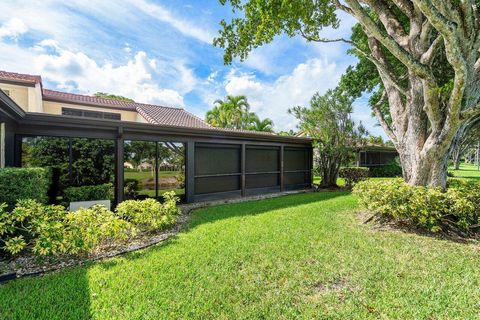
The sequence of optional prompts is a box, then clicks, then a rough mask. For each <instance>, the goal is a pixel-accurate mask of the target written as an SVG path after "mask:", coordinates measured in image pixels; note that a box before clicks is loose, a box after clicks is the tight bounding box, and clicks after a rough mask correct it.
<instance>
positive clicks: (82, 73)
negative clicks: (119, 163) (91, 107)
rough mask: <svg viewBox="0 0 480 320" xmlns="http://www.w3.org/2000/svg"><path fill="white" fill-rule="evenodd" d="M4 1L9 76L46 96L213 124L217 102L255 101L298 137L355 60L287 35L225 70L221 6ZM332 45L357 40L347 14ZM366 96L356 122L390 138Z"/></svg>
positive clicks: (148, 0)
mask: <svg viewBox="0 0 480 320" xmlns="http://www.w3.org/2000/svg"><path fill="white" fill-rule="evenodd" d="M26 3H27V2H26V1H17V0H2V1H1V2H0V70H6V71H11V72H20V73H29V74H39V75H41V76H42V79H43V84H44V87H45V88H49V89H53V90H59V91H66V92H72V93H80V94H93V93H95V92H108V93H113V94H118V95H123V96H126V97H130V98H132V99H134V100H135V101H136V102H143V103H151V104H159V105H164V106H175V107H183V108H185V109H186V110H188V111H190V112H192V113H194V114H196V115H198V116H200V117H202V118H203V117H204V115H205V112H206V111H207V110H209V109H210V108H211V107H212V106H213V103H214V101H215V100H217V99H222V98H223V97H225V96H226V95H227V94H230V95H240V94H243V95H246V96H247V98H248V100H249V102H250V105H251V109H252V111H254V112H256V113H257V114H258V115H259V116H260V117H262V118H264V117H268V118H270V119H272V120H273V122H274V124H275V127H274V128H275V130H277V131H280V130H290V129H293V130H295V129H296V125H297V122H296V120H295V118H294V117H293V116H291V115H289V114H288V112H287V111H288V109H289V108H292V107H294V106H299V105H300V106H308V104H309V101H310V98H311V97H312V96H313V94H314V93H315V92H319V93H320V94H322V93H324V92H326V91H327V90H328V89H331V88H334V87H335V86H336V85H337V83H338V80H339V79H340V76H341V75H342V73H343V72H344V71H345V70H346V68H347V67H348V66H349V65H354V64H355V61H356V60H355V58H354V57H353V56H350V55H347V53H346V51H347V49H348V46H347V45H346V44H342V43H328V44H321V43H308V42H306V41H305V40H303V39H302V38H300V37H295V38H289V37H287V36H285V35H282V36H278V37H277V38H275V40H274V41H273V42H272V43H270V44H268V45H265V46H263V47H260V48H258V49H255V50H254V51H253V52H252V53H251V54H250V56H249V57H248V59H247V60H246V61H243V62H241V61H239V60H236V61H234V62H233V63H232V64H231V65H224V63H223V51H222V49H220V48H216V47H214V46H213V45H212V41H213V38H214V37H215V36H217V34H218V30H219V22H220V21H221V19H227V20H229V19H230V18H231V17H232V12H231V8H230V7H229V6H222V5H221V4H220V3H219V2H218V1H217V0H169V1H167V0H163V1H162V0H122V1H120V0H118V1H116V0H110V1H88V0H69V1H64V0H62V1H60V0H42V1H28V5H27V4H26ZM340 19H341V24H340V27H339V28H338V29H335V30H333V29H329V30H324V36H325V37H332V38H333V37H340V36H341V37H348V36H349V35H350V30H351V27H352V26H353V24H354V23H355V21H354V20H353V18H351V17H349V16H347V15H341V16H340ZM367 102H368V99H367V98H366V97H363V98H360V99H358V100H357V101H356V102H355V104H354V114H353V118H354V119H355V120H356V121H362V123H363V124H364V125H365V126H366V127H367V129H368V130H369V131H370V133H372V134H374V135H382V136H383V137H386V135H385V134H384V133H383V131H382V129H381V128H380V127H379V126H378V125H377V121H376V120H375V119H374V118H373V117H372V116H371V111H370V109H369V107H368V105H367Z"/></svg>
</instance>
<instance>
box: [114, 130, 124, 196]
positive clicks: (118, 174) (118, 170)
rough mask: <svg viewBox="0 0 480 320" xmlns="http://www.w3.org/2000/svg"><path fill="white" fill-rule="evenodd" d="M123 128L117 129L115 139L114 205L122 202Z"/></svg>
mask: <svg viewBox="0 0 480 320" xmlns="http://www.w3.org/2000/svg"><path fill="white" fill-rule="evenodd" d="M123 144H124V139H123V127H118V134H117V138H116V139H115V203H116V204H119V203H120V202H122V201H123V196H124V195H123V174H124V173H123V162H124V145H123Z"/></svg>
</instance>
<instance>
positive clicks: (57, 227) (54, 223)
mask: <svg viewBox="0 0 480 320" xmlns="http://www.w3.org/2000/svg"><path fill="white" fill-rule="evenodd" d="M0 208H2V209H1V210H0V236H1V238H0V242H4V246H3V249H4V250H5V251H7V252H9V253H10V254H17V253H19V252H21V251H23V250H24V249H25V248H26V247H27V246H29V247H30V248H31V250H32V252H33V253H35V254H39V255H51V254H58V253H62V252H66V251H67V243H66V242H65V226H64V224H63V219H64V217H65V208H64V207H62V206H55V205H43V204H41V203H39V202H37V201H35V200H31V199H27V200H21V201H19V202H18V203H17V205H16V206H15V208H14V209H13V210H12V211H11V212H8V211H6V210H5V208H6V207H5V206H3V207H0Z"/></svg>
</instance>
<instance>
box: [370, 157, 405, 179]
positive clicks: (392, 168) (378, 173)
mask: <svg viewBox="0 0 480 320" xmlns="http://www.w3.org/2000/svg"><path fill="white" fill-rule="evenodd" d="M401 176H402V167H401V166H400V165H399V164H398V163H397V162H396V161H395V160H392V161H390V162H388V163H387V164H385V165H383V166H376V167H370V177H379V178H393V177H401Z"/></svg>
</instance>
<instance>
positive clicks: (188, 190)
mask: <svg viewBox="0 0 480 320" xmlns="http://www.w3.org/2000/svg"><path fill="white" fill-rule="evenodd" d="M186 147H187V153H186V161H185V165H186V166H187V168H186V170H185V175H186V177H185V181H186V184H185V201H186V202H187V203H192V202H193V201H194V196H195V142H194V141H188V142H187V146H186Z"/></svg>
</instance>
